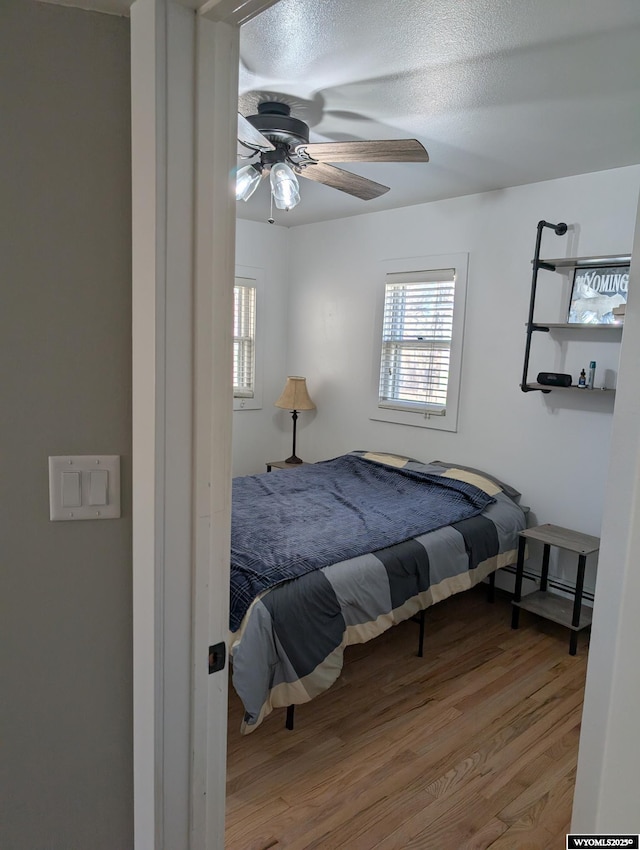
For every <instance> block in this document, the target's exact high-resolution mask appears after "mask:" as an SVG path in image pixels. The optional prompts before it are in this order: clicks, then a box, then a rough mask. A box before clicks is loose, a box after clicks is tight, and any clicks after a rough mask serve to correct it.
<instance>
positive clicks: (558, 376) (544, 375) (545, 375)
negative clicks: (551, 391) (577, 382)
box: [538, 372, 571, 387]
mask: <svg viewBox="0 0 640 850" xmlns="http://www.w3.org/2000/svg"><path fill="white" fill-rule="evenodd" d="M538 383H539V384H543V385H544V386H545V387H570V386H571V375H563V374H562V373H561V372H538Z"/></svg>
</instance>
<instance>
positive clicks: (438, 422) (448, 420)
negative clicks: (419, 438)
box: [369, 407, 458, 431]
mask: <svg viewBox="0 0 640 850" xmlns="http://www.w3.org/2000/svg"><path fill="white" fill-rule="evenodd" d="M369 419H372V420H374V421H375V422H389V423H391V424H393V425H411V426H412V427H414V428H432V429H434V430H436V431H457V430H458V425H457V422H456V417H455V416H453V415H452V413H451V411H450V410H448V411H447V412H446V413H445V414H441V413H432V414H431V415H429V414H428V413H426V414H425V413H424V412H422V411H416V410H398V409H396V408H390V407H376V408H375V409H374V410H373V411H372V412H371V413H370V414H369Z"/></svg>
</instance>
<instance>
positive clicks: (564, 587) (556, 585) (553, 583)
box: [500, 564, 594, 603]
mask: <svg viewBox="0 0 640 850" xmlns="http://www.w3.org/2000/svg"><path fill="white" fill-rule="evenodd" d="M500 572H501V573H510V575H512V576H514V575H515V574H516V567H515V565H513V564H512V565H511V566H508V567H503V568H502V569H501V570H500ZM522 575H523V576H524V578H528V579H529V581H534V582H535V583H536V584H540V574H539V573H532V572H531V571H530V570H524V571H523V573H522ZM547 587H550V588H553V589H554V590H561V591H563V592H564V593H566V594H567V595H568V596H570V597H573V595H574V593H575V587H574V586H573V585H572V584H568V583H567V582H566V581H560V579H557V578H552V577H551V576H549V578H548V580H547ZM582 598H583V599H585V600H587V601H588V602H592V603H593V601H594V595H593V593H592V592H591V591H590V590H583V591H582Z"/></svg>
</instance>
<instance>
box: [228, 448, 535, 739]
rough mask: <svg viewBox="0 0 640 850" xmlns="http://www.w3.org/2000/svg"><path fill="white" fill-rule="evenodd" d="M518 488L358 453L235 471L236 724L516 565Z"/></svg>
mask: <svg viewBox="0 0 640 850" xmlns="http://www.w3.org/2000/svg"><path fill="white" fill-rule="evenodd" d="M519 495H520V494H519V493H518V492H517V491H516V490H514V489H513V488H511V487H510V486H509V485H507V484H504V483H503V482H502V481H499V480H498V479H496V478H495V477H493V476H491V475H489V474H487V473H485V472H482V471H479V470H476V469H470V468H469V467H463V466H458V465H455V464H450V463H444V462H441V461H432V462H430V463H422V462H420V461H417V460H413V459H410V458H401V457H398V456H396V455H387V454H379V453H373V452H365V451H354V452H350V453H349V454H347V455H342V456H340V457H338V458H333V459H331V460H328V461H322V462H320V463H317V464H309V465H305V466H302V467H300V468H296V469H293V470H286V471H274V472H270V473H263V474H261V475H253V476H244V477H242V478H237V479H234V482H233V502H232V504H233V510H232V543H231V618H230V629H231V634H230V637H229V648H230V657H231V661H232V681H233V686H234V688H235V690H236V692H237V693H238V695H239V696H240V699H241V700H242V703H243V705H244V709H245V714H244V719H243V722H242V727H241V730H240V731H241V733H242V734H247V733H249V732H252V731H253V730H255V729H256V728H257V727H258V726H259V725H260V724H261V723H262V721H263V720H264V718H265V717H266V716H267V715H268V714H269V713H270V712H271V711H272V710H273V709H274V708H279V707H290V706H294V705H298V704H302V703H305V702H308V701H309V700H311V699H313V698H314V697H315V696H317V695H318V694H320V693H322V692H323V691H325V690H327V689H328V688H329V687H330V686H331V685H332V684H333V683H334V682H335V681H336V679H337V678H338V676H339V675H340V671H341V670H342V666H343V656H344V650H345V647H347V646H349V645H351V644H355V643H364V642H365V641H368V640H371V639H373V638H374V637H377V636H378V635H380V634H381V633H382V632H384V631H385V630H386V629H388V628H390V627H391V626H393V625H395V624H397V623H400V622H402V621H404V620H407V619H410V618H412V617H414V616H416V615H417V614H419V613H420V612H423V611H424V609H426V608H428V607H429V606H431V605H433V604H435V603H437V602H439V601H441V600H442V599H445V598H447V597H448V596H451V595H453V594H455V593H460V592H462V591H464V590H467V589H469V588H470V587H473V586H474V585H476V584H477V583H479V582H481V581H483V580H484V579H485V578H487V577H488V576H492V575H493V574H494V573H495V571H496V570H498V569H500V568H501V567H505V566H508V565H511V564H513V563H515V561H516V557H517V541H518V532H519V531H521V530H522V529H523V528H525V527H526V513H525V511H524V510H523V509H522V508H521V507H520V506H519V504H518V498H519Z"/></svg>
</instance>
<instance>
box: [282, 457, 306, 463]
mask: <svg viewBox="0 0 640 850" xmlns="http://www.w3.org/2000/svg"><path fill="white" fill-rule="evenodd" d="M285 463H304V461H303V460H302V458H299V457H298V456H297V455H291V457H288V458H287V459H286V460H285Z"/></svg>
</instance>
